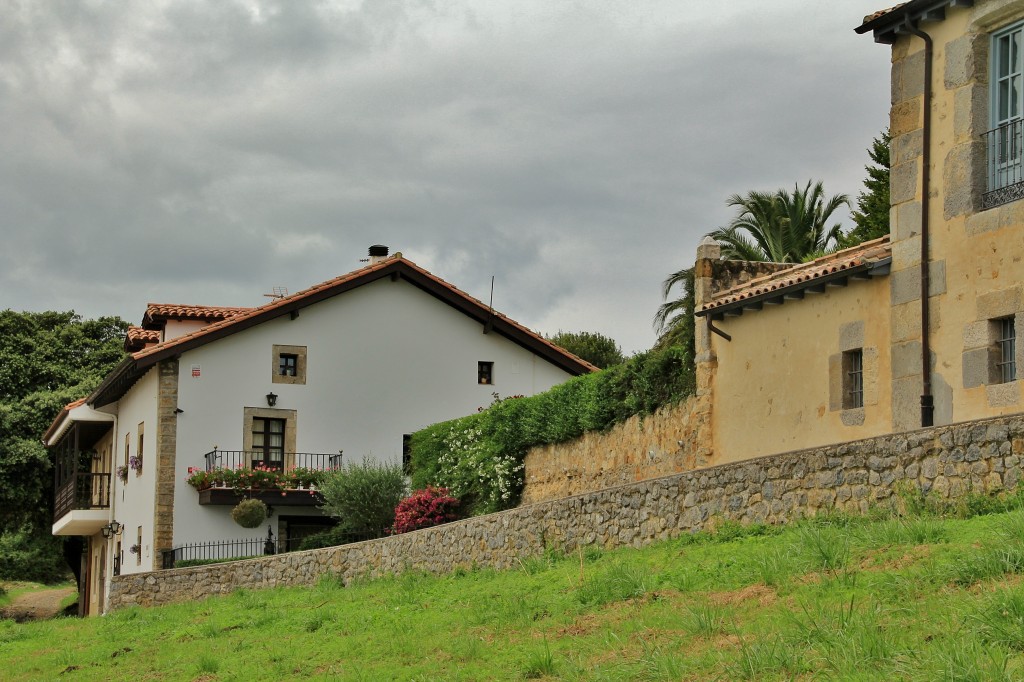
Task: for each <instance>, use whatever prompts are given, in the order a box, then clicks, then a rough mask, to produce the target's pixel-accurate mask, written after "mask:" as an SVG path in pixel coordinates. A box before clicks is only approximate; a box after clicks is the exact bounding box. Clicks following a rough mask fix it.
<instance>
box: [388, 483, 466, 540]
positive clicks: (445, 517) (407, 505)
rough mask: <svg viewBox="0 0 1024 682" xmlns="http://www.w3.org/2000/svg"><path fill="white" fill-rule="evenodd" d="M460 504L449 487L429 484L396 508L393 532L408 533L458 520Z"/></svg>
mask: <svg viewBox="0 0 1024 682" xmlns="http://www.w3.org/2000/svg"><path fill="white" fill-rule="evenodd" d="M458 506H459V500H458V499H457V498H455V497H452V496H451V495H449V494H448V489H447V488H435V487H433V486H427V487H426V488H424V489H423V490H416V491H414V492H413V494H412V495H410V496H409V497H407V498H405V499H404V500H402V501H401V502H399V503H398V507H396V508H395V525H394V526H393V528H392V533H394V534H396V535H397V534H399V533H408V532H409V531H412V530H419V529H420V528H430V527H431V526H439V525H441V524H442V523H449V522H450V521H456V520H458V518H459V513H458Z"/></svg>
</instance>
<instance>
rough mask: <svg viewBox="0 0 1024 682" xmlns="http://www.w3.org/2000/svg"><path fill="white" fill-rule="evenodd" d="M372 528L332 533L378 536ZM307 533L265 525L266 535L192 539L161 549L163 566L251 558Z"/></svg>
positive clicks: (343, 541) (294, 544)
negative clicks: (276, 531)
mask: <svg viewBox="0 0 1024 682" xmlns="http://www.w3.org/2000/svg"><path fill="white" fill-rule="evenodd" d="M381 535H382V533H380V532H375V531H352V532H348V533H342V534H338V535H335V536H334V537H335V539H337V540H339V542H338V545H347V544H351V543H353V542H362V541H364V540H372V539H373V538H377V537H381ZM306 537H307V536H303V537H296V538H277V537H274V535H273V533H272V532H271V531H270V529H269V528H268V529H267V537H265V538H248V539H244V540H221V541H218V542H191V543H186V544H184V545H179V546H178V547H175V548H174V549H168V550H164V551H163V560H162V566H163V568H165V569H166V568H181V567H182V566H180V565H179V564H182V563H185V564H186V565H197V564H199V563H216V562H221V561H231V560H238V559H252V558H255V557H260V556H270V555H272V554H278V553H285V552H294V551H297V550H298V549H300V547H301V545H302V541H303V540H305V539H306Z"/></svg>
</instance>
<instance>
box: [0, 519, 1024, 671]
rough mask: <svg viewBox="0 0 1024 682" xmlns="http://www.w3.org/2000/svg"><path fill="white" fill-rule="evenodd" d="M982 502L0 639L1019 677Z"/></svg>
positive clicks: (34, 647)
mask: <svg viewBox="0 0 1024 682" xmlns="http://www.w3.org/2000/svg"><path fill="white" fill-rule="evenodd" d="M975 506H976V508H977V509H976V511H978V512H980V513H983V514H984V515H981V516H974V517H968V518H957V517H958V516H959V515H961V511H959V510H958V511H956V513H954V514H952V515H950V516H944V517H938V516H935V515H933V511H934V510H929V509H922V510H912V515H911V516H909V517H906V518H888V517H886V516H885V515H884V514H875V515H873V517H871V518H868V517H863V518H862V517H849V516H841V515H832V516H829V517H827V518H821V519H818V520H808V521H802V522H800V523H797V524H794V525H793V526H790V527H788V528H784V529H777V528H767V527H763V526H752V527H742V526H737V525H735V524H722V525H720V526H719V528H718V531H717V532H716V533H715V534H712V533H700V534H696V535H688V536H685V537H681V538H678V539H676V540H672V541H669V542H664V543H660V544H658V545H655V546H651V547H648V548H646V549H643V550H633V549H620V550H614V551H608V550H605V551H599V550H597V549H594V548H592V549H590V550H584V551H579V552H570V553H567V554H562V553H559V552H555V551H549V552H548V553H546V554H545V555H543V556H541V557H533V558H523V560H522V561H521V562H519V563H518V566H517V568H515V569H512V570H508V571H504V572H495V571H492V570H489V569H476V570H463V571H459V572H458V574H457V575H449V576H429V575H425V574H421V573H406V574H404V575H401V576H397V577H391V578H386V579H381V580H376V581H361V582H357V583H355V584H353V585H350V586H349V587H345V586H344V585H342V584H341V583H340V581H338V580H337V579H336V578H334V577H331V576H326V577H325V578H323V579H322V580H321V581H320V582H319V583H318V584H317V586H315V587H312V588H305V589H302V588H289V589H277V590H266V591H250V590H238V591H236V592H234V593H233V594H231V595H228V596H225V597H217V598H212V599H208V600H205V601H199V602H192V603H188V604H179V605H173V606H167V607H162V608H153V609H141V608H129V609H125V610H122V611H118V612H115V613H113V614H110V615H108V616H106V617H103V618H93V619H89V620H78V619H58V620H55V621H49V622H43V623H27V624H21V625H18V624H14V623H10V622H0V658H2V660H4V661H5V667H4V679H5V680H7V679H10V680H37V679H57V678H58V677H60V678H61V679H73V680H109V679H140V680H150V679H152V680H156V679H160V680H197V679H198V680H205V681H211V680H224V681H228V680H239V681H241V680H246V681H248V680H257V679H282V680H290V679H295V680H298V679H314V680H335V679H338V680H438V679H444V680H529V679H540V680H655V681H658V680H665V681H668V680H704V679H709V680H790V679H808V680H809V679H829V680H878V679H898V680H922V681H923V680H975V679H976V680H1013V679H1024V579H1022V578H1021V574H1022V573H1024V511H1020V510H1013V511H999V510H998V509H996V510H995V511H996V513H991V512H992V511H993V510H992V508H991V507H985V506H983V505H975ZM965 515H967V516H969V514H965ZM62 673H64V674H63V676H62Z"/></svg>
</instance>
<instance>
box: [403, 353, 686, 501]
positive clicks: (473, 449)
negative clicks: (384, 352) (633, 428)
mask: <svg viewBox="0 0 1024 682" xmlns="http://www.w3.org/2000/svg"><path fill="white" fill-rule="evenodd" d="M693 390H694V375H693V371H692V369H691V368H690V366H689V360H688V356H687V353H686V351H685V350H684V349H683V348H681V347H679V346H673V347H669V348H666V349H664V350H659V351H649V352H647V353H641V354H639V355H635V356H633V357H632V358H630V359H629V360H627V361H626V362H625V363H623V364H620V365H616V366H615V367H612V368H610V369H606V370H604V371H601V372H595V373H593V374H587V375H584V376H580V377H575V378H573V379H570V380H569V381H566V382H565V383H563V384H559V385H558V386H554V387H553V388H551V389H550V390H548V391H545V392H544V393H538V394H537V395H535V396H530V397H527V398H518V399H515V400H511V399H508V398H506V399H504V400H501V399H496V400H495V401H494V402H493V403H492V404H491V406H490V407H488V408H487V409H485V410H482V411H480V412H479V413H477V414H472V415H470V416H468V417H462V418H460V419H453V420H451V421H447V422H441V423H439V424H434V425H433V426H429V427H427V428H426V429H423V430H421V431H417V432H416V433H414V434H413V436H412V484H413V487H415V488H425V487H427V486H430V485H432V486H440V487H445V488H448V489H449V490H450V491H451V493H452V494H453V495H454V496H456V497H458V498H459V499H460V500H461V501H462V508H463V510H464V511H465V512H466V513H469V514H481V513H488V512H492V511H499V510H501V509H508V508H510V507H514V506H515V505H516V504H517V502H518V501H519V493H520V492H521V490H522V486H523V474H522V471H523V459H524V458H525V456H526V452H527V451H528V450H529V449H530V448H531V447H533V446H535V445H546V444H550V443H561V442H564V441H567V440H570V439H573V438H577V437H579V436H581V435H583V433H585V432H587V431H596V430H602V429H607V428H609V427H611V426H612V425H614V424H616V423H619V422H622V421H625V420H626V419H628V418H629V417H632V416H633V415H637V414H640V415H643V414H650V413H652V412H654V411H655V410H656V409H658V408H659V407H662V406H664V405H670V404H672V403H676V402H679V401H680V400H682V399H684V398H686V397H688V396H690V395H692V394H693Z"/></svg>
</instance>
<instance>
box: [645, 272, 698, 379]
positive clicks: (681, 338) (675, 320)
mask: <svg viewBox="0 0 1024 682" xmlns="http://www.w3.org/2000/svg"><path fill="white" fill-rule="evenodd" d="M677 287H678V289H679V292H680V296H679V298H677V299H675V300H672V301H670V300H668V297H669V295H670V294H671V293H672V290H673V289H675V288H677ZM693 294H694V292H693V268H692V267H689V268H683V269H682V270H680V271H679V272H673V273H672V274H671V275H669V276H668V279H666V280H665V281H664V282H662V284H661V295H662V298H664V299H665V302H664V303H662V304H661V305H660V306H659V307H658V312H657V313H655V315H654V329H655V331H656V332H657V333H658V342H657V343H656V344H655V348H665V347H668V346H683V347H684V348H685V349H686V350H687V351H688V352H689V354H690V362H691V364H692V362H693V355H694V329H693V313H694V310H693V307H694V298H693Z"/></svg>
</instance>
